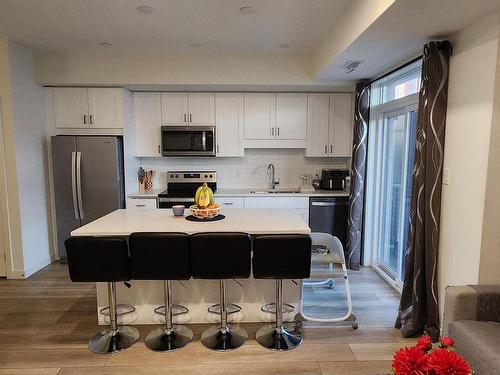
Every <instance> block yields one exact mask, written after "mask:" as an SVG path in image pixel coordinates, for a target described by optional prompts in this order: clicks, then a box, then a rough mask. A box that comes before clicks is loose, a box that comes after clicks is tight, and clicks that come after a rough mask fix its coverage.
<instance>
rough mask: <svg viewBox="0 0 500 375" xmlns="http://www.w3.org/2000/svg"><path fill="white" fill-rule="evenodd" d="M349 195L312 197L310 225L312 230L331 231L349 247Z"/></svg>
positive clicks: (310, 201)
mask: <svg viewBox="0 0 500 375" xmlns="http://www.w3.org/2000/svg"><path fill="white" fill-rule="evenodd" d="M348 215H349V197H329V198H310V200H309V227H310V228H311V231H312V232H323V233H330V234H332V235H334V236H335V237H337V238H338V239H339V240H340V241H341V242H342V246H343V247H344V250H345V249H347V219H348Z"/></svg>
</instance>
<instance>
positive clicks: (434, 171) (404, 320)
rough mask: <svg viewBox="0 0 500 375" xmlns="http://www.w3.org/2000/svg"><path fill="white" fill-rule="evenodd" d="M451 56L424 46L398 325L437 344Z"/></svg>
mask: <svg viewBox="0 0 500 375" xmlns="http://www.w3.org/2000/svg"><path fill="white" fill-rule="evenodd" d="M451 50H452V49H451V45H450V43H449V42H448V41H444V42H430V43H428V44H426V45H425V46H424V54H423V61H422V86H421V89H420V95H419V104H418V122H417V136H416V137H417V138H416V146H415V147H416V149H415V162H414V166H413V183H412V184H413V185H412V186H413V188H412V193H411V209H410V231H409V235H408V244H407V250H406V255H405V256H406V259H405V260H406V268H405V275H404V284H403V294H402V296H401V302H400V306H399V314H398V318H397V321H396V328H400V329H401V334H402V335H403V336H404V337H409V336H413V335H415V334H417V333H420V332H422V330H425V331H426V332H427V334H429V335H430V336H431V338H432V339H433V340H434V341H435V340H437V339H438V337H439V305H438V285H437V252H438V242H439V219H440V212H441V179H442V175H443V152H444V135H445V124H446V102H447V98H448V70H449V61H450V55H451Z"/></svg>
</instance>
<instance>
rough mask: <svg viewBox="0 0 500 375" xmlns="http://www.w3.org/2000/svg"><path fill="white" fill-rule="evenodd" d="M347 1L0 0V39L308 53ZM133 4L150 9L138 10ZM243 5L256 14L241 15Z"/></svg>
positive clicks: (44, 44)
mask: <svg viewBox="0 0 500 375" xmlns="http://www.w3.org/2000/svg"><path fill="white" fill-rule="evenodd" d="M350 1H351V0H246V1H243V0H168V1H167V0H144V1H141V0H45V1H40V0H0V37H3V38H6V39H12V40H15V41H18V42H21V43H23V44H25V45H27V46H30V47H32V48H34V49H37V50H74V49H82V48H93V47H96V46H97V45H98V44H99V43H100V42H108V43H111V44H112V46H111V47H103V48H112V49H129V50H130V49H131V50H144V49H157V50H190V49H191V50H193V49H194V50H203V49H206V50H210V51H230V52H277V51H279V52H288V51H290V52H311V51H313V50H314V49H315V48H317V46H318V45H319V44H320V43H321V42H322V40H323V39H324V38H325V36H326V35H327V34H328V32H329V31H330V30H331V28H332V26H333V23H334V20H335V19H337V18H338V17H341V16H342V13H343V12H344V11H345V9H346V8H347V7H348V6H349V3H350ZM141 5H148V6H151V7H153V9H154V12H153V13H150V14H144V13H140V12H138V11H137V10H136V8H137V7H138V6H141ZM244 6H251V7H254V8H255V10H256V12H255V13H254V14H250V15H243V14H242V13H241V12H240V8H241V7H244ZM193 44H195V45H194V46H193ZM199 45H201V46H199Z"/></svg>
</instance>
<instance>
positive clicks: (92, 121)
mask: <svg viewBox="0 0 500 375" xmlns="http://www.w3.org/2000/svg"><path fill="white" fill-rule="evenodd" d="M89 118H90V123H91V124H93V123H94V120H92V115H90V116H89Z"/></svg>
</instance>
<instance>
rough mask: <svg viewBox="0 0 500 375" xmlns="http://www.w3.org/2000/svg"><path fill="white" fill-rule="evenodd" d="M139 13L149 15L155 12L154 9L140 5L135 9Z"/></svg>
mask: <svg viewBox="0 0 500 375" xmlns="http://www.w3.org/2000/svg"><path fill="white" fill-rule="evenodd" d="M135 9H136V10H137V11H138V12H139V13H144V14H151V13H153V12H154V11H155V9H154V8H153V7H151V6H149V5H140V6H138V7H137V8H135Z"/></svg>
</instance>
